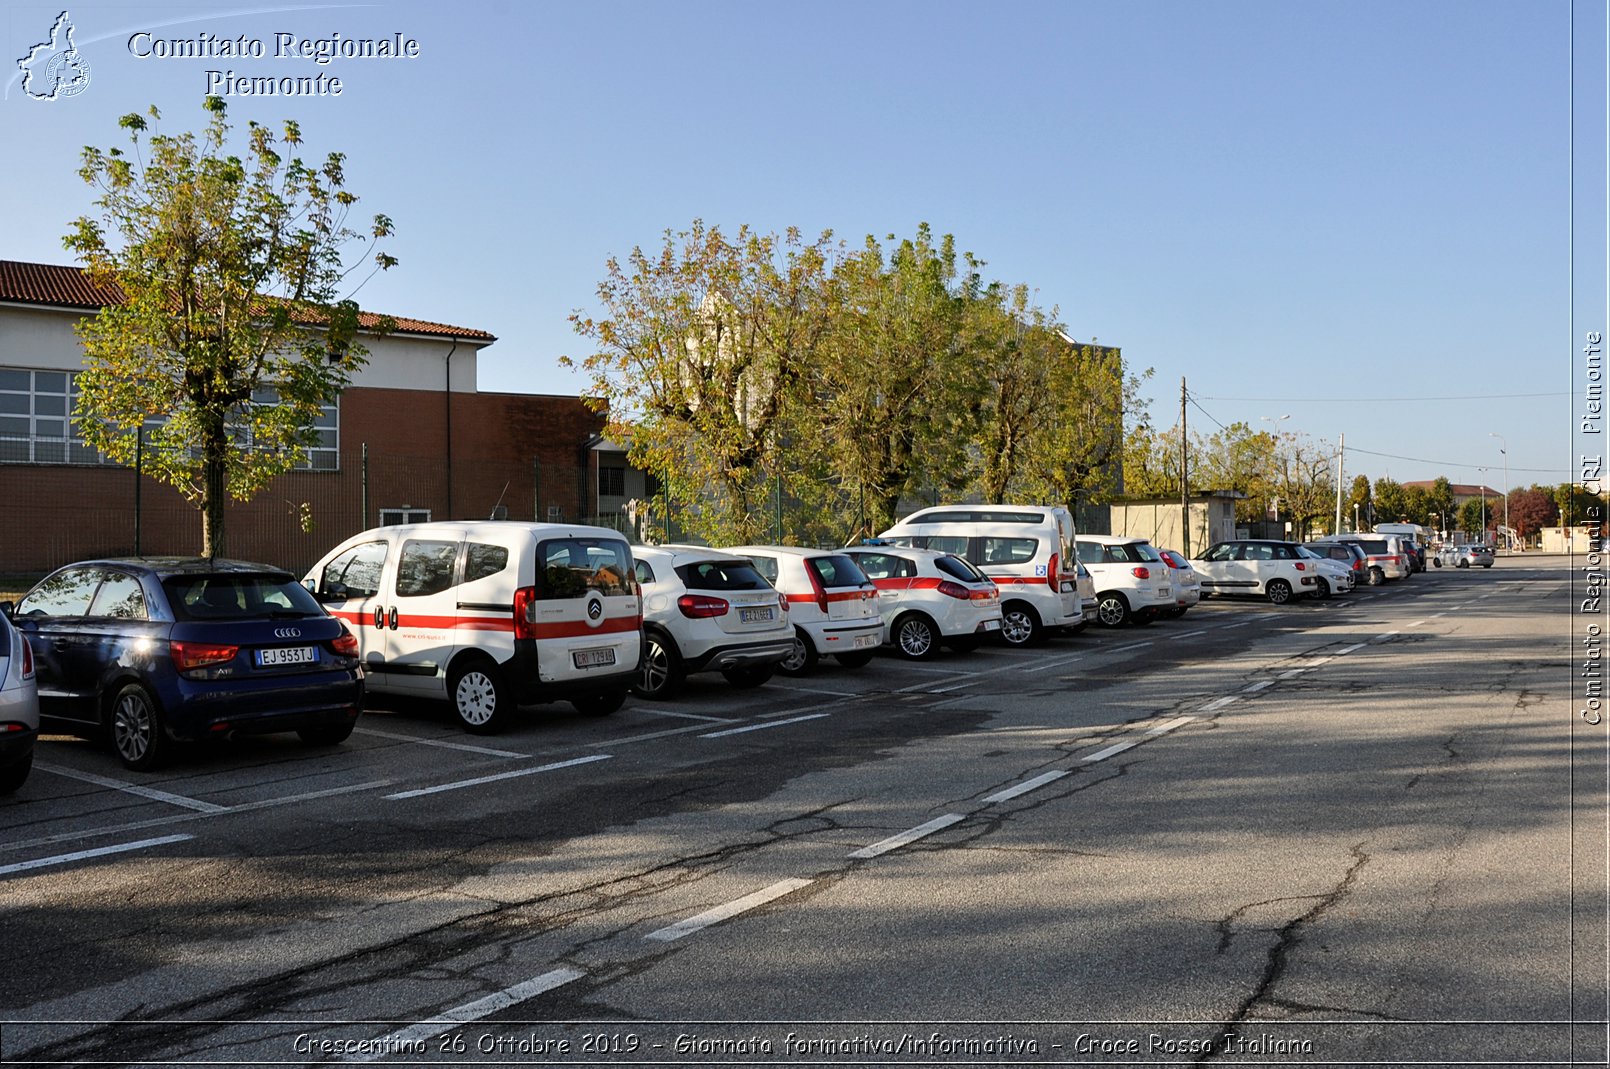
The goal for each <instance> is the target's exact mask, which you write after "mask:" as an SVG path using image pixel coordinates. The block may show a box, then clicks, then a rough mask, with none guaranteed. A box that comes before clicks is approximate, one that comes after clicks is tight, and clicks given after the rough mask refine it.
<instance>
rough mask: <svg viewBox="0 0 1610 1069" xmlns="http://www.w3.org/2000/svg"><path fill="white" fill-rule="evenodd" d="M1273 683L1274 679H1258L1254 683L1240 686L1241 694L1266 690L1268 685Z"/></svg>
mask: <svg viewBox="0 0 1610 1069" xmlns="http://www.w3.org/2000/svg"><path fill="white" fill-rule="evenodd" d="M1274 685H1275V681H1274V680H1272V679H1260V680H1259V681H1258V682H1256V683H1249V684H1247V685H1246V686H1245V687H1242V688H1241V693H1242V694H1256V693H1258V692H1259V691H1260V690H1268V689H1269V688H1270V687H1272V686H1274Z"/></svg>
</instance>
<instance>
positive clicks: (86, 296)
mask: <svg viewBox="0 0 1610 1069" xmlns="http://www.w3.org/2000/svg"><path fill="white" fill-rule="evenodd" d="M122 299H123V294H122V293H121V292H119V291H118V290H117V289H116V288H103V287H99V286H96V285H95V284H94V283H92V282H91V281H90V279H89V276H88V275H87V274H85V273H84V271H83V269H82V268H78V267H64V266H62V265H60V264H29V263H22V262H21V261H18V260H0V303H7V302H9V303H14V304H45V305H54V306H56V307H61V308H84V309H96V308H101V307H104V306H105V305H108V304H115V303H117V302H119V301H121V300H122ZM382 318H384V317H383V316H382V315H381V314H380V313H378V312H359V313H358V323H359V325H360V326H363V327H367V328H371V329H372V328H373V327H374V326H375V325H376V324H377V323H379V322H380V320H381V319H382ZM392 321H393V322H394V323H396V324H397V326H396V330H395V331H394V333H397V334H430V335H434V336H436V337H442V338H464V339H466V340H469V341H478V342H483V343H491V342H494V341H496V340H497V338H496V337H494V336H493V335H491V334H488V333H487V332H486V331H484V330H473V329H471V328H470V327H455V326H451V325H450V324H447V323H432V322H430V321H429V320H425V319H406V318H404V317H402V316H393V317H392Z"/></svg>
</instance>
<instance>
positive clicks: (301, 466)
mask: <svg viewBox="0 0 1610 1069" xmlns="http://www.w3.org/2000/svg"><path fill="white" fill-rule="evenodd" d="M78 377H79V373H78V372H76V371H34V370H29V369H26V368H5V367H0V463H11V464H29V463H32V464H107V463H110V462H109V461H108V460H107V459H106V458H105V457H103V456H101V454H100V453H99V452H98V451H97V450H95V449H93V448H91V447H90V446H88V445H86V444H85V443H84V440H83V438H81V437H80V436H79V434H78V421H77V420H75V419H74V418H73V408H74V406H76V405H77V404H78ZM278 402H279V395H278V394H277V393H276V392H275V391H274V390H271V389H270V390H259V391H257V392H256V393H254V394H253V395H252V403H253V404H258V405H272V404H277V403H278ZM161 425H162V421H161V420H157V419H153V420H147V421H146V424H145V426H146V429H147V431H150V430H153V429H155V428H157V427H160V426H161ZM313 429H314V433H315V434H316V435H317V441H316V442H315V443H314V444H313V445H311V446H307V447H305V448H304V450H303V456H302V458H301V459H300V460H298V461H297V464H296V470H298V471H339V470H340V467H341V463H340V447H341V412H340V408H339V406H338V405H337V404H335V403H331V404H327V405H324V406H322V407H321V408H320V410H319V414H318V416H317V417H315V418H314V420H313ZM231 430H232V433H233V436H234V439H235V443H236V444H237V445H239V446H240V447H241V448H246V449H249V448H251V440H250V439H251V431H250V428H242V427H232V428H231Z"/></svg>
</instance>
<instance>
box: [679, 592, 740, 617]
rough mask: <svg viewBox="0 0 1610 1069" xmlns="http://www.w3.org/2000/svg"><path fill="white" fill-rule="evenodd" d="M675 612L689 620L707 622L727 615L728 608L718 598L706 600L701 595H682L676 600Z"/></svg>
mask: <svg viewBox="0 0 1610 1069" xmlns="http://www.w3.org/2000/svg"><path fill="white" fill-rule="evenodd" d="M676 607H677V611H678V612H680V613H681V614H682V615H683V616H686V617H687V618H688V619H689V620H708V619H710V618H712V617H716V616H725V615H727V609H728V608H730V606H728V605H727V603H726V602H725V601H722V600H721V599H720V598H707V597H705V596H704V595H702V594H683V595H682V596H681V597H680V598H677V599H676Z"/></svg>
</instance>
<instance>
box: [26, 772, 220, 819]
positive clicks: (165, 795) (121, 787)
mask: <svg viewBox="0 0 1610 1069" xmlns="http://www.w3.org/2000/svg"><path fill="white" fill-rule="evenodd" d="M34 767H35V768H37V769H39V771H41V772H49V773H50V774H51V775H53V776H65V777H66V778H67V779H76V780H78V781H79V782H81V783H92V784H94V785H95V786H97V787H110V788H112V789H113V790H114V791H122V792H123V793H124V794H134V795H138V796H139V797H141V798H147V799H150V800H151V801H153V802H166V803H167V804H168V805H176V806H181V807H183V808H185V809H193V810H195V811H196V812H197V813H227V812H228V811H229V807H228V806H226V805H215V804H213V803H212V802H203V801H201V800H200V799H199V798H186V797H185V796H184V795H182V794H171V793H169V792H168V791H159V790H157V789H156V788H155V787H143V786H141V785H140V784H138V783H125V782H123V781H122V780H118V779H112V778H111V777H109V776H97V775H96V774H95V773H93V772H79V771H76V770H75V769H71V768H62V767H61V766H60V765H54V764H48V763H46V762H44V761H35V762H34Z"/></svg>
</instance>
